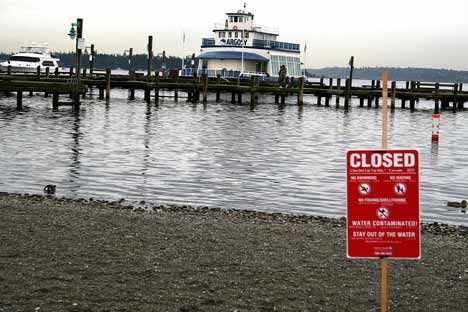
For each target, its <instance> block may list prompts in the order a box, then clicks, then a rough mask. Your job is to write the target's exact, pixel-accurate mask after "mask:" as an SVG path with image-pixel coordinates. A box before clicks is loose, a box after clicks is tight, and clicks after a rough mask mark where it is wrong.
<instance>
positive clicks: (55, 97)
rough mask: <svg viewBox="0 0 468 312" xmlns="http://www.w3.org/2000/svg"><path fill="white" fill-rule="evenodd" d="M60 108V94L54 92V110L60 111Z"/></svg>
mask: <svg viewBox="0 0 468 312" xmlns="http://www.w3.org/2000/svg"><path fill="white" fill-rule="evenodd" d="M58 108H59V94H58V93H57V92H54V93H53V94H52V109H53V110H54V111H56V110H58Z"/></svg>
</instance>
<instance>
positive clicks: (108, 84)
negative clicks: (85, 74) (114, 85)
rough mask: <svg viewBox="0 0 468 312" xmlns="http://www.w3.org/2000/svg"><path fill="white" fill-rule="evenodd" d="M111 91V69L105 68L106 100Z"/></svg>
mask: <svg viewBox="0 0 468 312" xmlns="http://www.w3.org/2000/svg"><path fill="white" fill-rule="evenodd" d="M110 92H111V69H110V68H107V69H106V100H109V99H110Z"/></svg>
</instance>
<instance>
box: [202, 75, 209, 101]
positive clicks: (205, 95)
mask: <svg viewBox="0 0 468 312" xmlns="http://www.w3.org/2000/svg"><path fill="white" fill-rule="evenodd" d="M202 81H203V103H206V102H207V101H208V75H207V74H204V75H203V76H202Z"/></svg>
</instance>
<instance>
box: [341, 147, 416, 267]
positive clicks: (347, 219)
mask: <svg viewBox="0 0 468 312" xmlns="http://www.w3.org/2000/svg"><path fill="white" fill-rule="evenodd" d="M369 151H372V152H373V151H379V152H382V151H415V152H417V153H418V216H419V218H418V219H419V220H418V222H419V223H418V228H419V249H418V255H419V256H418V257H413V258H409V257H404V258H402V257H352V256H350V255H349V252H348V226H349V217H348V213H349V209H348V161H347V160H348V153H349V152H369ZM420 155H421V154H420V152H419V148H373V149H346V152H345V167H346V170H345V180H346V257H347V258H348V259H382V258H385V259H403V260H420V259H421V257H422V254H421V253H422V248H421V241H422V237H421V234H422V233H421V166H420V164H421V158H420Z"/></svg>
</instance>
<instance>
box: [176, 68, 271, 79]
mask: <svg viewBox="0 0 468 312" xmlns="http://www.w3.org/2000/svg"><path fill="white" fill-rule="evenodd" d="M195 74H196V75H197V76H201V75H205V74H206V75H208V77H217V76H218V75H220V76H221V77H223V78H237V77H239V76H241V77H250V76H261V77H265V76H266V74H265V73H263V72H255V71H243V72H242V75H241V71H239V70H225V69H221V70H216V69H197V68H184V69H182V70H181V73H180V75H181V76H183V77H192V76H193V75H195Z"/></svg>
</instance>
